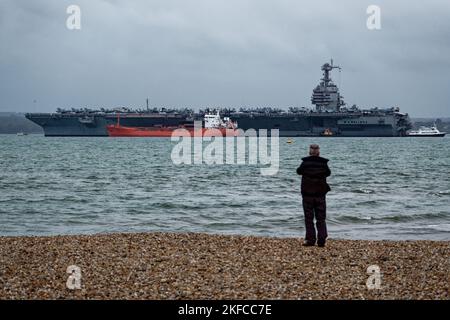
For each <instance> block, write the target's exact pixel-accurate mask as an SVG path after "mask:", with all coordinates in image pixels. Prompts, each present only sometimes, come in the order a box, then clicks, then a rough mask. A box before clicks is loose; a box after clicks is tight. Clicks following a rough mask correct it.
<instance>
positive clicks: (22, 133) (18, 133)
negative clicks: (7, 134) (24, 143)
mask: <svg viewBox="0 0 450 320" xmlns="http://www.w3.org/2000/svg"><path fill="white" fill-rule="evenodd" d="M17 135H18V136H19V137H22V136H27V135H28V133H26V132H17Z"/></svg>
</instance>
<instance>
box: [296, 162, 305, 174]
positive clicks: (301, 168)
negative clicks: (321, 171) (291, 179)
mask: <svg viewBox="0 0 450 320" xmlns="http://www.w3.org/2000/svg"><path fill="white" fill-rule="evenodd" d="M303 168H304V166H303V162H302V164H301V165H300V166H299V167H298V168H297V174H298V175H302V174H303Z"/></svg>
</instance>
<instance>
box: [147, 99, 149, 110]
mask: <svg viewBox="0 0 450 320" xmlns="http://www.w3.org/2000/svg"><path fill="white" fill-rule="evenodd" d="M148 112H149V110H148V98H147V113H148Z"/></svg>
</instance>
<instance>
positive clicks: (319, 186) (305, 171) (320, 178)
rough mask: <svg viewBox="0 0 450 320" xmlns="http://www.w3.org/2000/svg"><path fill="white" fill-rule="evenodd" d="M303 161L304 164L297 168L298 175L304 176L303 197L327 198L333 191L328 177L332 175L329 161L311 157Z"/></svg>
mask: <svg viewBox="0 0 450 320" xmlns="http://www.w3.org/2000/svg"><path fill="white" fill-rule="evenodd" d="M302 160H303V162H302V164H301V165H300V167H298V168H297V174H299V175H301V176H302V187H301V192H302V195H303V196H311V197H321V196H325V195H326V194H327V192H328V191H330V190H331V189H330V186H329V185H328V183H327V177H328V176H330V174H331V171H330V168H328V159H325V158H322V157H316V156H309V157H305V158H303V159H302Z"/></svg>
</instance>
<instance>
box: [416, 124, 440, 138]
mask: <svg viewBox="0 0 450 320" xmlns="http://www.w3.org/2000/svg"><path fill="white" fill-rule="evenodd" d="M446 134H447V133H446V132H441V131H439V130H438V128H437V127H436V124H434V125H433V126H432V127H425V126H421V127H420V128H419V129H418V130H412V131H410V132H409V133H408V134H407V135H408V137H444V136H445V135H446Z"/></svg>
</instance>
